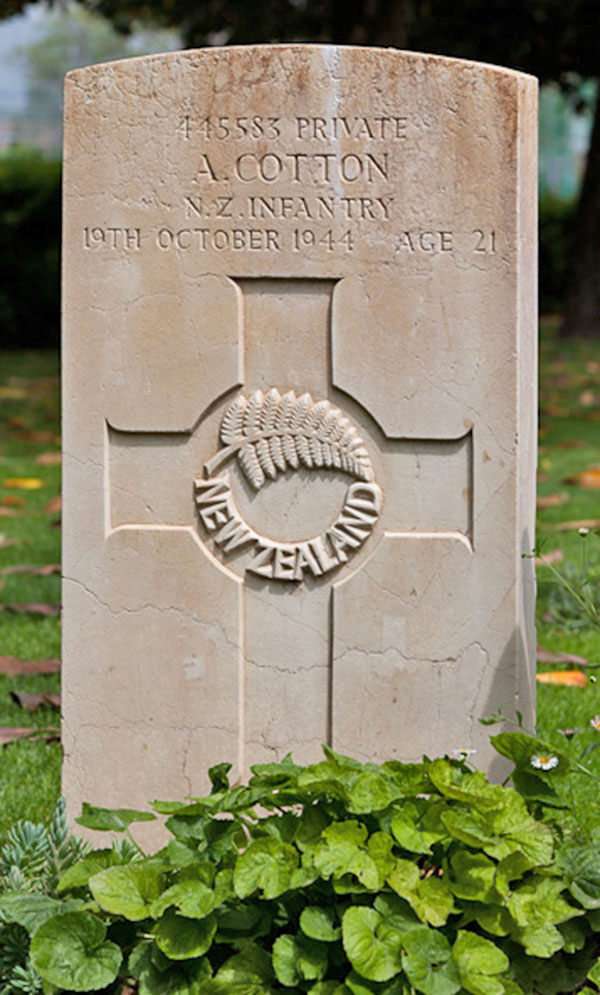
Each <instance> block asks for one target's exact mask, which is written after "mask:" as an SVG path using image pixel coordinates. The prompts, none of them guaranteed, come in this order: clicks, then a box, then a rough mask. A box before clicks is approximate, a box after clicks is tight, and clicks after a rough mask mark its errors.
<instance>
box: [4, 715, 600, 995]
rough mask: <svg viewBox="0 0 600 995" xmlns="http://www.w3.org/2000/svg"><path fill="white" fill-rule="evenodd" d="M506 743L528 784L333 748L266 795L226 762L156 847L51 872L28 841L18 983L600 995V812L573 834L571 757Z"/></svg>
mask: <svg viewBox="0 0 600 995" xmlns="http://www.w3.org/2000/svg"><path fill="white" fill-rule="evenodd" d="M493 743H494V745H495V746H496V748H497V749H498V750H499V752H500V753H502V754H503V755H504V756H506V757H508V758H509V759H510V760H511V761H512V762H513V764H514V771H513V773H512V782H513V784H514V788H513V787H507V786H501V785H492V784H489V783H488V782H487V781H486V778H485V775H484V774H483V773H482V772H481V771H474V770H471V769H469V767H468V765H467V764H466V762H465V759H464V758H458V759H454V760H451V759H449V758H443V759H435V760H432V761H430V760H427V759H425V760H424V761H423V762H422V763H420V764H404V763H401V762H399V761H390V762H387V763H384V764H381V765H376V764H364V765H363V764H360V763H359V762H358V761H356V760H352V759H351V758H348V757H342V756H340V755H338V754H336V753H334V752H333V751H331V750H330V749H328V748H325V750H324V752H325V759H324V760H323V761H321V762H319V763H316V764H312V765H310V766H308V767H300V766H297V765H296V764H295V763H294V762H293V760H292V758H291V757H290V756H288V757H286V758H285V759H284V760H283V761H281V762H280V763H266V764H258V765H256V766H254V767H253V768H252V772H253V776H252V778H251V780H250V782H249V784H248V785H247V786H244V785H243V786H235V785H234V786H230V784H229V781H228V772H229V768H230V765H229V764H225V763H223V764H220V765H218V766H216V767H213V768H212V769H211V771H210V777H211V782H212V791H211V794H210V795H208V796H205V797H202V798H192V799H189V800H188V801H187V802H155V804H154V806H153V807H154V810H155V811H156V812H157V813H160V814H162V815H164V816H166V817H167V821H166V825H167V828H168V829H169V831H170V833H171V834H172V835H171V839H170V841H169V842H168V844H167V845H166V846H165V847H164V848H163V849H162V850H161V851H160V852H159V853H157V854H154V855H152V856H146V855H144V854H143V853H142V852H141V851H140V850H139V848H136V847H134V846H133V845H131V844H130V845H127V842H126V841H125V843H124V844H123V843H122V844H121V845H119V844H117V845H113V846H112V847H106V848H103V849H100V850H94V851H89V852H87V853H85V854H84V855H82V852H81V845H80V844H79V843H77V842H73V841H70V840H68V839H65V838H64V837H63V838H60V837H59V839H58V845H57V842H56V833H55V834H54V836H53V837H52V838H51V839H50V840H49V841H48V842H47V845H46V848H45V849H44V852H43V861H44V864H43V867H44V868H45V871H44V873H42V872H40V871H38V872H37V873H36V874H33V875H32V874H31V873H28V872H27V862H26V858H25V857H24V856H23V855H24V853H25V852H26V851H27V841H26V840H23V841H20V840H17V839H15V831H13V838H12V839H11V841H10V842H11V846H12V849H11V848H10V847H9V848H7V847H5V848H4V849H3V850H2V851H1V852H0V872H3V873H4V877H5V880H6V879H8V880H9V881H10V880H11V875H12V880H13V887H9V888H8V890H6V891H4V893H3V894H1V895H0V922H2V923H3V924H4V925H2V926H0V978H3V981H4V991H5V992H7V993H8V992H12V991H28V992H31V993H32V995H33V993H34V992H36V991H42V990H43V991H44V992H45V993H46V995H53V993H57V992H63V991H67V992H69V991H107V992H115V993H117V992H119V993H124V992H131V991H132V990H134V991H136V990H137V991H138V992H139V995H165V993H171V995H271V993H277V992H289V993H290V995H292V993H293V995H301V993H304V992H311V993H313V995H369V993H381V995H416V993H422V995H455V993H460V995H464V993H470V995H520V993H525V995H529V993H537V995H555V993H559V992H572V991H574V990H577V991H581V992H582V995H583V993H585V995H591V993H592V992H596V991H598V990H599V989H598V987H597V984H596V983H597V982H600V956H599V955H600V872H599V869H598V868H599V861H598V856H599V853H600V821H599V823H598V824H597V825H596V827H595V829H594V830H593V831H592V832H590V833H587V834H586V833H582V832H580V831H578V827H571V828H569V827H568V826H567V825H566V824H565V823H564V821H563V819H562V808H563V806H564V805H565V802H564V801H563V799H562V796H561V791H560V787H559V785H560V782H561V781H568V779H569V777H570V776H572V770H573V766H572V764H570V762H569V759H568V758H567V756H566V755H564V754H560V753H558V752H556V751H549V749H548V746H547V744H545V743H543V742H541V741H540V740H538V739H536V738H535V737H533V736H530V735H528V734H526V733H525V732H523V731H520V730H519V731H516V732H512V733H511V732H508V733H507V732H504V733H500V734H498V735H496V736H494V737H493ZM599 743H600V741H599ZM575 769H576V770H578V771H579V773H580V774H583V773H584V770H583V768H582V766H581V764H576V765H575ZM585 776H587V777H590V776H593V775H590V774H586V775H585ZM595 781H596V783H597V778H595ZM149 818H153V816H152V814H151V813H148V812H136V811H132V810H127V809H117V810H110V809H99V808H94V807H93V806H89V805H88V806H84V813H83V816H82V817H81V819H80V820H79V822H80V823H81V824H82V825H84V826H87V827H88V828H91V829H106V830H111V831H113V832H115V831H116V832H119V831H121V832H125V833H126V834H129V832H130V831H129V826H130V825H132V824H134V823H135V822H136V821H139V820H147V819H149ZM20 833H21V837H23V836H24V835H25V834H24V829H23V827H21V830H20ZM28 833H29V836H30V837H32V836H34V835H35V832H34V831H33V830H32V829H31V828H29V829H28ZM51 833H52V831H51ZM19 843H21V849H20V852H17V851H18V850H19V846H18V844H19ZM30 849H31V846H30ZM48 861H50V865H51V866H50V869H48ZM59 864H60V865H61V869H62V871H63V872H62V874H57V873H56V870H57V868H58V867H59ZM15 882H16V883H17V884H18V885H19V887H18V888H17V887H14V883H15ZM17 948H18V950H19V954H18V955H17V952H16V951H17ZM3 964H4V965H5V966H4V967H2V965H3ZM17 968H18V969H19V970H18V972H17V971H16V969H17ZM3 971H4V976H3V975H2V972H3Z"/></svg>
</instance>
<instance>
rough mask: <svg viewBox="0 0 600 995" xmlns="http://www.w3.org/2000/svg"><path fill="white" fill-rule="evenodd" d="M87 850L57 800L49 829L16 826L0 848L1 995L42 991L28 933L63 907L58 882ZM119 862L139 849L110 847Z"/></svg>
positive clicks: (125, 843)
mask: <svg viewBox="0 0 600 995" xmlns="http://www.w3.org/2000/svg"><path fill="white" fill-rule="evenodd" d="M90 850H91V847H90V844H89V843H87V842H85V841H84V840H82V839H80V838H79V837H77V836H73V835H71V833H70V832H69V827H68V824H67V819H66V815H65V802H64V799H63V798H61V799H59V801H58V804H57V806H56V809H55V811H54V813H53V815H52V817H51V819H50V822H49V824H48V825H47V826H45V825H42V824H36V823H32V822H28V821H26V820H24V821H21V822H18V823H16V824H15V825H14V826H13V827H12V828H11V829H10V831H9V833H8V838H7V840H6V843H5V844H4V845H3V846H2V847H1V848H0V995H12V993H23V992H24V993H26V995H34V993H36V992H40V991H41V990H42V986H43V982H42V978H41V976H40V974H39V973H38V971H37V970H36V969H35V968H34V966H33V964H32V962H31V959H30V956H29V946H30V935H31V934H32V933H33V932H34V931H35V930H36V929H37V927H38V926H39V925H41V923H42V922H44V921H45V919H46V918H48V916H52V915H55V914H56V913H58V912H59V911H61V910H62V909H63V908H64V907H65V903H64V901H63V899H62V896H61V895H60V894H59V893H58V891H57V885H58V882H59V879H61V878H63V877H64V876H65V874H66V872H67V871H68V869H69V868H70V867H72V866H73V865H75V864H78V863H79V862H80V861H81V860H82V859H83V858H84V857H85V855H86V854H89V853H90ZM114 850H115V853H116V854H118V856H119V858H122V859H126V860H131V859H133V858H134V857H135V856H137V855H139V850H138V848H137V847H136V846H135V845H133V844H131V843H129V842H128V841H127V840H125V841H119V842H118V843H116V844H115V845H114Z"/></svg>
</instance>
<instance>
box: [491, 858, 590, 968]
mask: <svg viewBox="0 0 600 995" xmlns="http://www.w3.org/2000/svg"><path fill="white" fill-rule="evenodd" d="M565 887H566V886H565V882H564V881H562V880H561V879H560V878H549V877H542V876H541V875H537V874H536V875H532V876H531V877H530V878H528V879H527V880H526V881H524V882H523V883H522V884H519V885H518V886H517V888H516V889H515V890H514V891H512V892H511V894H510V895H509V896H508V898H507V901H506V904H507V907H508V909H509V911H510V914H511V915H512V917H513V919H514V920H515V922H516V924H517V926H522V927H536V926H544V925H546V924H549V925H554V924H556V923H559V922H566V921H567V920H568V919H574V918H575V917H577V916H582V915H584V913H583V910H582V909H576V908H574V907H573V906H572V905H569V903H568V902H567V901H565V899H564V898H563V897H562V892H563V891H564V890H565ZM542 956H543V955H542Z"/></svg>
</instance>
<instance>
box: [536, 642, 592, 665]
mask: <svg viewBox="0 0 600 995" xmlns="http://www.w3.org/2000/svg"><path fill="white" fill-rule="evenodd" d="M535 655H536V659H537V662H538V663H575V664H578V666H580V667H587V663H588V661H587V657H585V656H576V654H575V653H553V652H552V651H551V650H545V649H543V647H542V646H538V647H537V648H536V651H535Z"/></svg>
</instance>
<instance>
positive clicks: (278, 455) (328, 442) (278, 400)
mask: <svg viewBox="0 0 600 995" xmlns="http://www.w3.org/2000/svg"><path fill="white" fill-rule="evenodd" d="M219 436H220V440H221V442H222V444H223V446H224V447H225V448H224V449H221V450H220V451H219V452H218V453H217V454H216V455H215V456H213V458H212V459H211V460H209V461H208V463H206V465H205V471H206V473H207V475H208V476H212V474H213V473H214V472H215V471H216V470H218V469H219V468H220V467H221V466H222V464H223V463H225V462H226V461H227V460H228V459H230V458H231V457H232V456H236V457H237V460H238V463H239V465H240V467H241V469H242V471H243V473H244V475H245V477H246V478H247V480H248V482H249V483H250V484H251V486H252V487H254V488H255V490H260V488H261V487H262V485H263V484H264V483H265V480H266V479H267V477H270V478H271V479H273V478H274V477H276V476H277V474H278V473H284V472H285V471H286V470H290V469H292V470H297V469H298V468H299V467H300V466H304V467H306V468H307V469H309V470H310V469H313V468H315V469H323V468H326V469H335V470H341V471H342V472H344V473H348V474H350V476H352V477H356V478H357V479H358V480H364V481H367V482H368V481H372V480H373V479H374V478H373V467H372V466H371V460H370V457H369V454H368V452H367V449H366V446H365V444H364V442H363V440H362V439H361V437H360V435H359V434H358V431H357V429H356V427H355V426H354V425H353V424H352V423H351V421H350V420H349V419H348V418H346V417H345V415H343V414H342V412H341V411H340V409H339V408H336V407H334V406H333V405H332V404H331V403H330V402H329V401H325V400H324V401H314V400H313V398H312V397H311V395H310V394H301V395H300V396H299V397H297V396H296V394H295V392H294V391H293V390H288V391H287V392H286V393H285V394H283V395H282V394H280V393H279V391H278V390H277V388H276V387H272V388H271V389H270V390H269V391H267V393H266V394H263V392H262V391H261V390H256V391H254V393H253V394H251V395H250V396H249V397H245V396H244V395H243V394H242V395H240V397H238V398H236V400H235V401H234V402H233V404H230V406H229V407H228V408H227V410H226V412H225V414H224V415H223V418H222V420H221V428H220V433H219Z"/></svg>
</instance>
